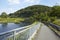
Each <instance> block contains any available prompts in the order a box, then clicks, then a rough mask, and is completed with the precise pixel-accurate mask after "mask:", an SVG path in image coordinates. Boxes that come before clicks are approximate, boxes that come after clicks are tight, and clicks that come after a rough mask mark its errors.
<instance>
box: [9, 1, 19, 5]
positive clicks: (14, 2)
mask: <svg viewBox="0 0 60 40" xmlns="http://www.w3.org/2000/svg"><path fill="white" fill-rule="evenodd" d="M8 3H9V4H10V5H13V4H20V0H8Z"/></svg>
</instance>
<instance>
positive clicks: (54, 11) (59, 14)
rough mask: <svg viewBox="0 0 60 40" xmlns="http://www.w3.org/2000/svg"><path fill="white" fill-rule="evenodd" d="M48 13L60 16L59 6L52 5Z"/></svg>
mask: <svg viewBox="0 0 60 40" xmlns="http://www.w3.org/2000/svg"><path fill="white" fill-rule="evenodd" d="M49 15H50V16H52V17H55V16H56V17H57V18H60V6H54V7H52V11H51V13H50V14H49Z"/></svg>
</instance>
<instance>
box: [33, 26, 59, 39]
mask: <svg viewBox="0 0 60 40" xmlns="http://www.w3.org/2000/svg"><path fill="white" fill-rule="evenodd" d="M34 40H60V38H59V37H58V36H57V35H56V34H55V33H54V32H53V31H52V30H50V29H49V28H48V27H47V26H46V25H43V26H42V27H41V29H40V30H39V32H38V33H37V35H36V37H35V39H34Z"/></svg>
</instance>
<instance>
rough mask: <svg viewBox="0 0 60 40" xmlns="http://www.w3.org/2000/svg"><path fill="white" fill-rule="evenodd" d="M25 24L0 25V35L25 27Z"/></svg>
mask: <svg viewBox="0 0 60 40" xmlns="http://www.w3.org/2000/svg"><path fill="white" fill-rule="evenodd" d="M23 26H24V24H22V23H20V24H15V23H7V24H0V33H3V32H7V31H10V30H13V29H16V28H20V27H23Z"/></svg>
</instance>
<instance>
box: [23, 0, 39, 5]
mask: <svg viewBox="0 0 60 40" xmlns="http://www.w3.org/2000/svg"><path fill="white" fill-rule="evenodd" d="M24 2H25V3H35V4H37V3H39V2H40V0H25V1H24Z"/></svg>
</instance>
